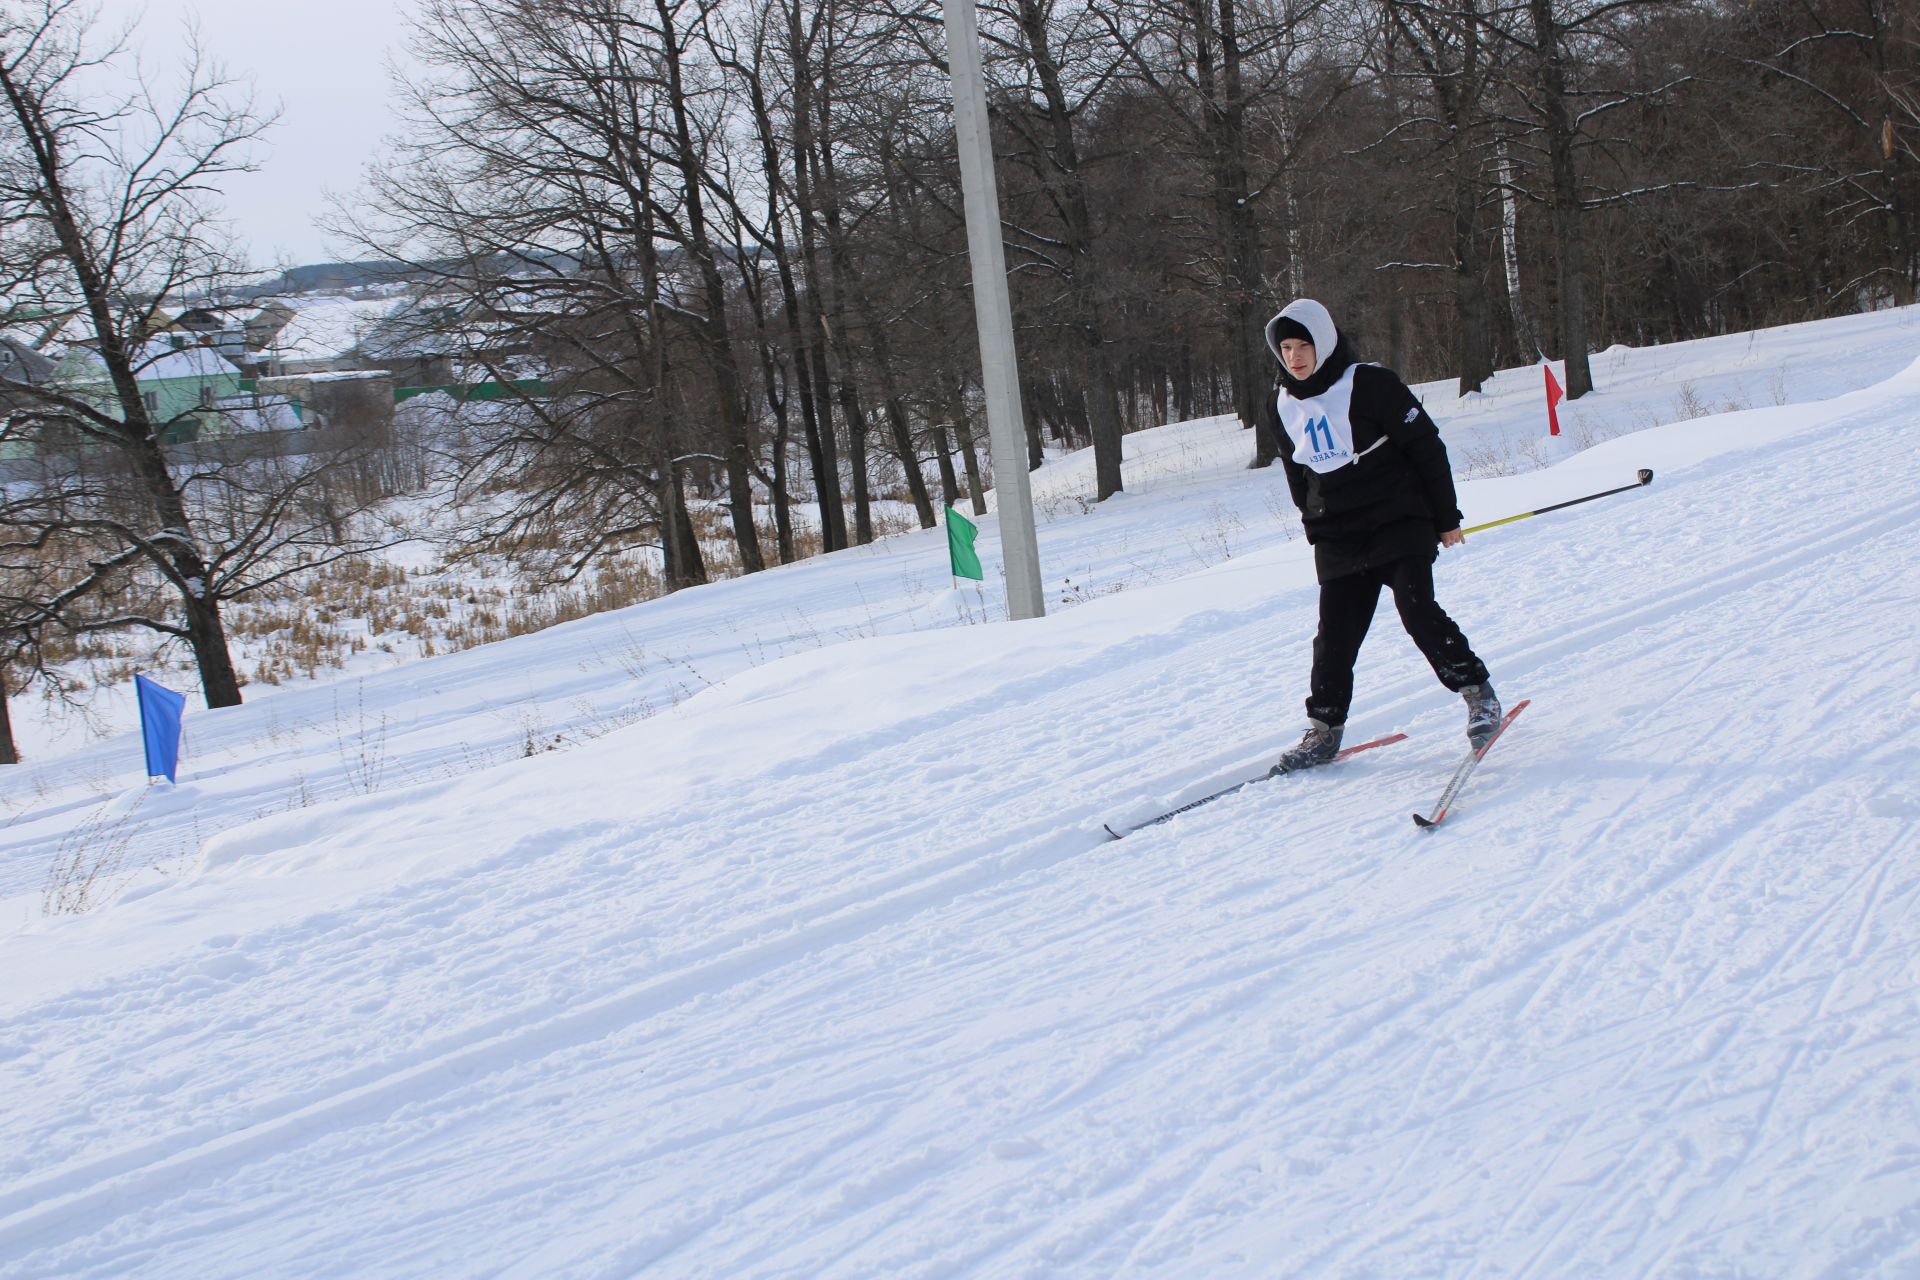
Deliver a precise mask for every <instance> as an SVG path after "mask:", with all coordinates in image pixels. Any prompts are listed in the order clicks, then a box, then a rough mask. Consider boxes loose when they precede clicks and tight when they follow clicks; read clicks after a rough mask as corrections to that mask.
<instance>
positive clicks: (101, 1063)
mask: <svg viewBox="0 0 1920 1280" xmlns="http://www.w3.org/2000/svg"><path fill="white" fill-rule="evenodd" d="M1916 410H1920V370H1916V371H1909V373H1907V374H1906V375H1903V376H1902V377H1901V378H1899V379H1896V380H1895V381H1894V382H1892V383H1889V384H1886V386H1884V387H1881V388H1877V389H1875V391H1874V392H1872V393H1861V394H1860V395H1858V396H1855V397H1849V398H1846V399H1844V400H1842V401H1836V402H1834V403H1833V405H1831V406H1810V407H1802V408H1801V409H1800V410H1799V411H1798V412H1799V417H1798V418H1794V419H1789V418H1788V417H1786V416H1783V415H1784V411H1777V410H1776V411H1762V412H1760V413H1757V414H1753V415H1736V416H1734V417H1731V418H1727V419H1722V420H1716V422H1714V423H1711V424H1706V425H1704V426H1703V425H1701V424H1694V426H1693V433H1692V434H1691V435H1689V434H1686V432H1687V429H1686V428H1679V427H1676V428H1665V429H1663V430H1662V431H1659V432H1648V433H1643V435H1641V436H1636V437H1628V438H1626V439H1622V440H1618V441H1615V442H1612V443H1610V444H1608V445H1604V446H1601V447H1600V448H1598V449H1596V450H1593V451H1591V452H1592V454H1593V455H1594V457H1593V461H1594V462H1595V464H1596V465H1598V464H1607V463H1611V464H1617V469H1618V470H1619V471H1620V472H1622V473H1623V474H1625V475H1628V476H1630V474H1631V468H1632V466H1634V465H1636V464H1637V463H1639V462H1640V461H1642V460H1644V461H1645V462H1646V464H1647V465H1652V466H1654V467H1655V468H1656V470H1657V471H1659V472H1660V476H1659V478H1658V479H1657V480H1656V482H1655V484H1654V486H1653V487H1652V488H1651V489H1649V490H1647V491H1645V492H1642V493H1636V494H1633V495H1629V496H1624V497H1623V498H1621V499H1616V500H1609V501H1608V502H1606V503H1600V504H1594V505H1593V506H1590V507H1582V508H1576V509H1573V510H1570V511H1568V512H1566V513H1563V514H1561V515H1558V516H1556V517H1551V518H1542V519H1540V520H1536V521H1528V522H1525V523H1524V524H1523V525H1522V526H1517V527H1515V528H1513V529H1510V530H1507V531H1503V532H1501V533H1498V534H1495V533H1489V534H1487V535H1484V536H1482V537H1480V538H1476V539H1475V540H1473V542H1472V544H1471V546H1470V549H1469V551H1468V552H1467V553H1466V554H1465V555H1462V556H1454V557H1450V558H1448V559H1445V560H1443V562H1442V567H1441V569H1440V583H1441V588H1440V589H1441V597H1442V600H1443V602H1444V603H1445V604H1446V605H1447V607H1448V608H1449V610H1450V611H1452V612H1453V613H1454V614H1455V616H1456V617H1457V618H1459V619H1460V620H1461V621H1462V623H1463V625H1464V627H1465V628H1466V630H1467V632H1468V634H1469V635H1470V636H1471V637H1472V638H1473V640H1474V642H1475V644H1476V646H1477V647H1479V648H1480V650H1481V651H1482V652H1483V654H1484V655H1485V656H1486V657H1487V658H1488V660H1489V663H1490V665H1491V666H1492V668H1493V670H1494V673H1495V678H1496V682H1497V684H1498V685H1499V687H1500V689H1501V692H1502V693H1503V694H1504V695H1505V696H1506V697H1507V698H1508V700H1509V701H1512V700H1515V699H1517V698H1518V697H1521V696H1526V697H1531V698H1532V699H1533V700H1534V706H1533V707H1532V709H1531V710H1530V711H1529V712H1528V713H1527V715H1526V716H1524V717H1522V719H1521V720H1520V722H1518V724H1517V725H1516V726H1515V729H1514V730H1513V733H1512V734H1511V736H1510V737H1508V738H1507V739H1504V740H1503V741H1502V743H1501V745H1500V747H1499V748H1498V749H1497V750H1496V752H1495V753H1494V755H1492V756H1491V757H1489V760H1488V762H1487V764H1486V766H1485V767H1484V768H1483V769H1482V770H1481V771H1480V773H1479V774H1478V775H1477V776H1476V777H1475V779H1474V781H1473V784H1472V786H1471V787H1470V788H1469V790H1468V791H1467V793H1466V794H1465V796H1464V797H1463V798H1462V800H1461V803H1460V804H1459V805H1458V807H1457V808H1456V810H1455V813H1454V814H1453V816H1451V817H1450V818H1449V820H1448V823H1447V825H1446V826H1445V827H1444V828H1442V829H1441V830H1440V831H1439V832H1436V833H1433V834H1430V835H1423V834H1421V833H1418V832H1416V831H1415V830H1414V829H1413V827H1412V824H1411V823H1410V822H1409V821H1408V818H1407V815H1408V813H1409V812H1410V811H1411V810H1412V809H1414V808H1416V807H1419V806H1420V805H1422V804H1424V803H1426V802H1427V801H1428V800H1430V799H1431V795H1432V792H1433V791H1434V790H1435V789H1436V788H1437V786H1438V784H1439V782H1440V781H1442V780H1443V779H1444V777H1445V774H1446V771H1447V768H1448V767H1449V766H1450V764H1451V763H1452V761H1453V760H1454V759H1455V758H1456V756H1457V754H1458V751H1459V749H1460V746H1461V725H1462V721H1463V713H1462V711H1461V709H1460V707H1459V704H1458V701H1457V699H1453V698H1451V697H1449V696H1448V695H1447V694H1445V692H1444V691H1443V690H1440V689H1439V688H1438V687H1437V685H1435V684H1434V683H1433V681H1432V679H1431V676H1430V675H1429V674H1428V673H1427V672H1426V671H1425V669H1424V667H1423V666H1422V665H1421V664H1420V661H1419V658H1418V655H1417V654H1415V653H1414V652H1413V650H1412V648H1411V646H1410V644H1409V643H1408V642H1407V641H1406V640H1405V638H1404V637H1403V636H1401V635H1400V634H1399V632H1398V630H1397V628H1396V627H1395V626H1394V623H1393V619H1392V617H1391V612H1390V610H1384V609H1383V611H1382V615H1381V617H1380V618H1379V620H1378V621H1377V622H1376V630H1375V633H1374V635H1373V637H1372V638H1371V640H1370V642H1369V645H1368V648H1367V650H1366V653H1365V655H1364V657H1363V661H1362V667H1361V672H1360V680H1359V688H1360V690H1361V693H1360V700H1359V702H1358V704H1357V706H1356V709H1355V726H1356V731H1360V730H1366V731H1369V732H1370V731H1373V730H1378V731H1380V732H1386V731H1388V730H1390V729H1395V728H1401V729H1405V730H1406V731H1407V732H1409V733H1410V734H1411V735H1412V738H1411V740H1410V741H1408V742H1406V743H1402V744H1399V745H1396V746H1394V747H1390V748H1386V749H1383V750H1381V751H1379V752H1374V753H1369V754H1368V755H1366V756H1362V757H1358V758H1356V759H1355V760H1353V761H1352V762H1350V763H1348V764H1346V765H1343V766H1341V767H1340V768H1339V769H1338V770H1329V771H1327V772H1326V773H1324V774H1320V775H1307V776H1302V777H1297V778H1289V779H1283V780H1278V781H1275V782H1273V783H1267V784H1261V785H1259V786H1256V787H1253V788H1249V789H1248V790H1246V791H1244V792H1242V793H1240V794H1238V795H1235V796H1233V797H1230V798H1228V799H1225V800H1222V801H1220V802H1219V803H1217V804H1215V805H1211V806H1208V807H1207V808H1205V809H1202V810H1199V811H1196V812H1195V813H1193V814H1190V815H1186V816H1184V817H1182V818H1180V819H1178V820H1176V821H1174V822H1172V823H1169V824H1167V825H1166V826H1164V827H1160V828H1155V829H1153V830H1150V831H1144V832H1140V833H1138V834H1136V835H1133V836H1130V837H1129V838H1128V839H1127V840H1125V841H1123V842H1120V843H1117V844H1110V843H1107V842H1105V841H1104V840H1103V839H1102V837H1101V835H1100V833H1099V823H1100V820H1101V819H1102V818H1103V817H1105V816H1108V815H1109V814H1112V813H1114V812H1116V811H1117V810H1122V809H1126V808H1129V807H1139V806H1141V805H1146V806H1148V807H1151V806H1152V805H1154V804H1158V803H1161V802H1163V801H1164V800H1165V799H1166V798H1167V797H1169V796H1171V795H1176V794H1177V793H1178V792H1179V791H1180V790H1181V788H1183V787H1187V786H1189V785H1190V784H1192V783H1193V782H1195V781H1196V779H1197V777H1198V775H1199V774H1202V773H1205V772H1206V771H1207V770H1209V769H1217V768H1219V767H1221V766H1222V765H1224V764H1226V763H1229V762H1231V761H1233V760H1235V759H1237V758H1239V757H1240V756H1243V755H1245V754H1246V751H1247V749H1248V747H1249V746H1251V747H1252V748H1254V749H1255V753H1256V754H1257V751H1258V749H1259V748H1261V747H1262V745H1263V744H1278V743H1280V742H1282V741H1285V740H1286V739H1287V738H1289V737H1291V736H1292V734H1293V732H1295V726H1296V724H1297V722H1298V719H1299V715H1300V712H1299V709H1298V707H1299V698H1300V696H1301V695H1302V693H1303V685H1304V673H1305V663H1306V657H1307V645H1308V640H1309V639H1310V631H1311V617H1312V601H1313V589H1312V586H1311V581H1310V573H1308V572H1307V571H1306V568H1305V562H1304V559H1303V558H1302V556H1301V554H1300V548H1298V547H1297V546H1296V547H1284V548H1280V549H1277V550H1274V551H1271V552H1266V553H1262V554H1261V555H1259V556H1255V557H1250V558H1248V559H1246V560H1233V561H1230V562H1229V563H1227V564H1225V565H1222V566H1220V567H1219V568H1217V569H1216V570H1215V571H1213V572H1212V573H1209V574H1207V575H1202V578H1201V579H1197V580H1194V581H1191V582H1181V583H1174V584H1169V585H1168V586H1166V587H1164V588H1156V589H1155V590H1156V592H1158V593H1159V594H1158V595H1157V596H1156V597H1155V602H1149V603H1147V604H1143V603H1142V602H1141V601H1140V600H1136V599H1129V598H1127V597H1126V595H1124V594H1123V595H1121V596H1116V597H1113V598H1112V599H1110V600H1100V601H1095V602H1094V603H1091V604H1088V605H1085V606H1083V607H1082V608H1080V609H1077V610H1074V611H1073V612H1072V613H1070V614H1067V615H1064V616H1062V617H1060V618H1056V619H1049V620H1048V621H1047V622H1046V623H1044V624H1038V625H1030V626H1029V625H1022V626H1013V627H1007V626H1000V627H990V628H978V629H974V630H972V631H970V632H957V633H956V632H944V633H937V634H932V635H917V636H897V637H881V638H877V639H874V640H870V641H865V642H860V643H859V644H857V645H855V646H843V647H842V649H846V648H852V649H855V650H857V652H855V653H853V654H848V653H846V652H843V651H842V649H829V650H822V651H820V652H818V653H816V654H812V655H801V656H798V657H795V658H790V659H787V660H785V661H783V662H779V663H775V664H771V665H769V666H766V667H763V668H761V669H759V670H757V671H754V672H751V673H748V674H746V675H743V676H741V677H739V678H738V679H736V680H734V681H730V682H728V683H727V684H726V685H723V686H721V687H720V688H717V689H715V690H712V691H709V693H707V694H703V695H701V696H700V697H698V698H695V699H693V700H692V701H690V702H688V703H687V704H686V705H685V706H683V707H681V708H679V709H678V710H677V711H676V712H674V713H672V714H671V715H668V716H663V717H660V718H657V719H656V720H653V721H648V722H645V723H643V724H641V725H638V726H635V727H633V728H631V729H628V730H623V731H620V732H618V733H615V734H613V735H611V736H609V737H607V738H604V739H601V740H599V741H597V742H594V743H591V744H589V745H587V746H585V747H583V748H580V749H579V750H577V751H574V752H570V753H566V754H564V755H559V756H549V757H542V758H537V759H533V760H529V761H526V762H524V763H522V764H518V765H514V766H510V767H506V768H501V769H495V770H491V771H489V772H488V773H486V774H484V775H480V776H477V777H475V778H473V779H470V780H466V781H456V782H448V783H442V784H435V785H433V786H431V787H426V788H421V789H418V790H417V791H414V792H402V793H394V794H389V795H385V796H381V797H376V798H373V799H369V800H366V801H360V802H353V803H349V804H344V805H337V806H331V807H328V808H323V809H316V810H313V811H311V812H309V813H306V814H298V815H290V816H288V817H286V818H282V819H274V820H268V821H266V822H262V823H258V824H255V825H254V826H253V827H249V828H243V829H241V830H240V831H237V832H235V833H232V835H231V836H229V837H227V838H224V840H223V841H222V842H219V843H217V844H216V845H215V847H214V850H213V856H212V857H211V859H210V865H209V867H208V869H207V870H206V872H205V873H204V874H203V875H202V876H201V878H200V879H199V881H197V882H196V883H195V884H192V885H187V886H182V887H181V888H180V889H178V890H175V891H172V892H171V893H169V894H161V895H156V896H155V897H153V898H151V899H147V900H143V901H141V902H135V903H130V904H127V906H126V907H125V908H116V911H115V912H109V913H106V915H103V916H102V917H101V918H100V919H98V920H89V921H86V922H84V924H85V926H86V927H87V928H90V929H98V930H102V931H106V930H111V929H113V928H115V927H123V925H122V926H116V925H115V923H114V922H113V921H112V920H111V919H110V918H109V917H111V916H113V915H115V914H116V913H117V914H119V915H120V916H122V918H123V921H124V919H125V918H135V919H139V918H142V917H140V916H139V915H138V913H139V912H141V911H142V910H149V912H150V914H149V917H147V919H148V921H149V923H151V924H153V925H154V927H162V926H164V924H165V922H166V920H167V919H168V918H170V914H171V915H172V916H179V915H185V914H188V913H190V912H192V911H194V910H197V909H198V910H213V909H221V910H227V911H229V912H230V913H232V914H233V915H234V917H235V918H234V920H233V923H232V927H231V930H230V931H229V932H227V933H225V934H223V935H221V936H218V937H216V938H214V939H213V940H212V941H211V942H208V943H205V944H203V945H199V946H197V947H196V949H194V950H193V951H192V952H190V953H187V954H183V955H179V956H175V957H171V958H170V959H169V961H168V962H167V963H156V964H152V965H149V966H143V967H135V968H131V969H128V970H126V971H124V972H120V973H117V974H115V975H113V976H112V977H110V978H105V979H101V980H99V981H96V982H92V983H89V984H83V985H81V986H78V987H76V988H74V989H72V990H68V991H64V992H59V993H56V994H51V995H49V996H47V997H46V998H44V999H40V1000H37V1001H29V1002H26V1003H25V1004H23V1005H22V1006H21V1007H19V1008H16V1009H14V1010H13V1011H12V1012H11V1013H10V1014H9V1015H8V1016H7V1017H6V1018H5V1020H4V1021H0V1092H3V1093H4V1096H5V1097H6V1098H7V1099H8V1105H7V1107H6V1109H5V1112H4V1117H3V1118H0V1275H5V1276H21V1277H25V1276H55V1275H58V1276H101V1277H104V1276H126V1275H143V1276H188V1277H194V1278H195V1280H204V1278H206V1277H213V1276H263V1275H274V1276H295V1275H297V1276H341V1277H347V1276H374V1275H378V1276H447V1275H497V1276H528V1277H532V1276H543V1277H544V1276H579V1277H609V1278H611V1277H623V1276H633V1275H641V1274H648V1275H654V1274H658V1275H675V1276H681V1275H684V1276H725V1277H740V1276H793V1277H825V1276H889V1277H893V1276H952V1275H981V1276H1100V1277H1105V1276H1120V1275H1140V1276H1147V1275H1151V1276H1195V1277H1217V1276H1280V1275H1285V1276H1328V1277H1361V1276H1413V1275H1417V1276H1449V1277H1495V1276H1500V1277H1564V1276H1574V1275H1634V1276H1639V1275H1647V1276H1654V1275H1658V1276H1663V1277H1666V1276H1749V1275H1752V1276H1762V1275H1764V1276H1808V1277H1812V1276H1887V1277H1893V1276H1902V1275H1912V1274H1915V1273H1916V1272H1920V1093H1917V1092H1916V1079H1915V1072H1914V1069H1913V1065H1912V1064H1913V1062H1914V1061H1915V1058H1916V1053H1917V1052H1920V1002H1917V1001H1916V996H1915V989H1916V980H1917V979H1920V644H1916V640H1915V636H1916V624H1917V623H1920V578H1916V574H1915V571H1914V566H1915V565H1916V564H1920V451H1916V450H1915V449H1914V448H1913V447H1912V442H1911V439H1910V436H1911V428H1910V425H1909V424H1910V423H1911V421H1912V420H1913V416H1914V414H1915V412H1916ZM1796 423H1797V424H1800V425H1797V426H1796V425H1795V424H1796ZM1702 431H1706V432H1711V433H1717V434H1716V435H1715V436H1714V438H1715V439H1716V440H1718V441H1719V443H1718V444H1716V445H1713V446H1712V447H1703V446H1700V445H1698V436H1699V434H1700V433H1701V432H1702ZM1748 432H1751V434H1752V437H1753V440H1752V443H1747V442H1746V440H1745V436H1746V433H1748ZM1502 483H1504V484H1516V483H1517V481H1508V482H1502ZM1195 600H1205V601H1206V602H1207V603H1206V604H1205V605H1204V607H1202V606H1198V605H1195V604H1194V603H1193V602H1194V601H1195ZM768 726H772V728H768ZM437 847H445V848H457V849H459V850H460V851H461V852H460V856H459V857H458V859H456V860H455V865H453V866H452V867H449V868H445V869H440V870H435V869H433V868H432V864H431V859H430V858H429V857H428V856H427V855H428V853H430V851H431V850H433V849H435V848H437ZM367 849H379V850H381V851H382V852H383V854H384V853H385V852H386V851H389V850H390V851H391V854H392V856H393V857H395V858H397V859H400V860H402V861H403V862H407V864H408V865H416V866H418V867H420V868H421V870H420V871H418V872H417V873H416V874H414V875H413V876H411V877H410V878H409V879H408V880H406V881H405V882H404V883H401V884H397V885H392V886H388V887H383V888H380V889H378V890H377V891H372V892H368V893H366V894H364V895H363V896H360V897H358V898H356V899H353V900H350V901H345V902H328V904H327V905H326V906H325V907H324V908H323V909H320V910H317V911H313V912H308V913H305V914H300V913H288V912H287V911H285V910H284V909H281V910H278V911H276V912H274V913H271V915H270V917H269V923H266V924H262V925H260V926H258V927H255V926H252V925H250V924H249V923H248V920H247V918H246V916H245V914H244V911H243V908H244V906H245V904H246V902H247V900H248V899H247V897H246V895H247V894H248V893H252V892H258V893H261V894H269V895H270V894H281V895H284V894H286V893H289V892H294V891H297V890H298V888H299V886H300V885H301V884H302V883H303V882H304V881H305V880H306V879H314V880H318V879H321V878H323V877H324V876H325V874H326V871H327V867H328V865H329V862H330V860H335V859H341V858H348V857H350V856H352V855H353V854H354V853H355V852H356V851H364V850H367ZM289 886H291V888H289ZM173 899H178V901H177V902H174V901H172V900H173Z"/></svg>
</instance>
